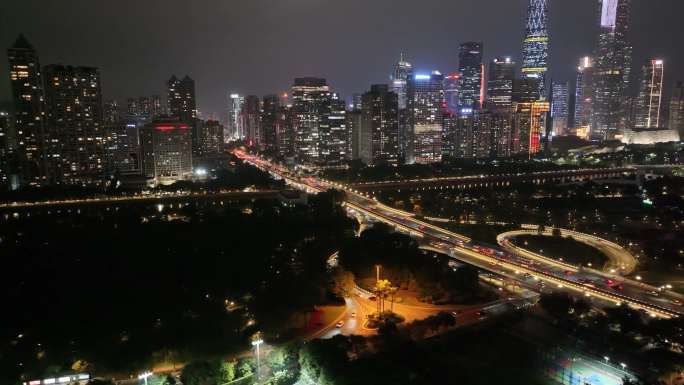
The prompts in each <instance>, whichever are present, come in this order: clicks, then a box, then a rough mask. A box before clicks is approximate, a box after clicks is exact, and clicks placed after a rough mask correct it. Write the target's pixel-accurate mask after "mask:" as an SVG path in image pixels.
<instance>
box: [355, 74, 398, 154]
mask: <svg viewBox="0 0 684 385" xmlns="http://www.w3.org/2000/svg"><path fill="white" fill-rule="evenodd" d="M398 106H399V103H398V96H397V94H395V93H394V92H390V91H389V89H388V87H387V86H386V85H384V84H376V85H373V86H371V89H370V91H369V92H366V93H365V94H363V102H362V110H361V111H362V113H361V114H362V115H361V133H360V137H359V139H360V140H361V141H366V142H365V143H362V145H361V146H360V147H359V148H360V151H359V152H360V153H359V156H360V158H361V160H363V161H364V162H365V163H367V164H379V163H388V164H390V165H393V166H396V165H397V164H398V163H399V121H398V118H399V113H398V108H399V107H398Z"/></svg>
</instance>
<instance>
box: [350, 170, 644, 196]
mask: <svg viewBox="0 0 684 385" xmlns="http://www.w3.org/2000/svg"><path fill="white" fill-rule="evenodd" d="M635 171H636V169H634V168H631V167H623V168H604V169H578V170H565V171H547V172H533V173H526V174H499V175H469V176H456V177H442V178H420V179H403V180H390V181H381V182H365V183H351V184H348V185H347V187H348V188H350V189H352V190H357V191H361V192H364V193H369V194H371V195H375V194H377V193H379V192H381V191H388V190H390V191H429V190H445V189H451V190H467V189H473V188H482V187H503V186H510V185H512V184H516V183H533V184H545V183H572V182H577V181H585V180H594V179H597V180H603V179H611V178H618V177H622V176H624V175H628V174H633V173H634V172H635Z"/></svg>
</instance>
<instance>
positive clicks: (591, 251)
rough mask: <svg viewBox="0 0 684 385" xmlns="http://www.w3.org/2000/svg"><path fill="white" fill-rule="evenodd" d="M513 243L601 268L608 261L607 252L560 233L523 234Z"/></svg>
mask: <svg viewBox="0 0 684 385" xmlns="http://www.w3.org/2000/svg"><path fill="white" fill-rule="evenodd" d="M512 241H513V244H515V245H516V246H518V247H521V248H523V249H527V250H530V251H532V252H535V253H539V254H542V255H545V256H547V257H551V258H555V259H562V260H563V261H565V262H568V263H571V264H574V265H579V266H587V265H589V266H592V267H594V268H596V269H599V270H601V269H602V268H603V266H604V265H605V264H606V262H607V258H606V256H605V254H603V253H602V252H601V251H600V250H598V249H596V248H594V247H592V246H589V245H587V244H584V243H582V242H579V241H577V240H574V239H572V238H571V237H568V238H563V237H561V236H560V235H556V236H553V237H548V236H543V235H521V236H517V237H515V238H513V239H512Z"/></svg>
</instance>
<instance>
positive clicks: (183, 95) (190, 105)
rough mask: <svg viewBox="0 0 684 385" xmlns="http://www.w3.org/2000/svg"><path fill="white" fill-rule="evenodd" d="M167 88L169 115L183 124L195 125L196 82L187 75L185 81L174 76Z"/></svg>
mask: <svg viewBox="0 0 684 385" xmlns="http://www.w3.org/2000/svg"><path fill="white" fill-rule="evenodd" d="M167 86H168V106H169V114H170V115H171V116H173V117H176V118H178V119H180V121H181V122H186V123H193V122H194V120H195V119H197V102H196V100H195V81H194V80H192V79H190V77H189V76H187V75H186V76H185V77H184V78H183V79H178V78H177V77H176V76H175V75H173V76H171V79H169V81H168V82H167Z"/></svg>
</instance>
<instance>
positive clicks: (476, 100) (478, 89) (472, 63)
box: [458, 42, 484, 113]
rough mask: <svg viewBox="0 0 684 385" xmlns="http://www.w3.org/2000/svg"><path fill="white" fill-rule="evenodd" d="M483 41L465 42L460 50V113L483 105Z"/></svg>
mask: <svg viewBox="0 0 684 385" xmlns="http://www.w3.org/2000/svg"><path fill="white" fill-rule="evenodd" d="M482 47H483V45H482V43H480V42H468V43H463V44H461V46H460V47H459V50H458V72H459V73H460V74H461V84H460V87H459V96H458V103H459V106H458V110H459V113H463V112H466V111H472V110H474V109H479V108H481V107H482V102H483V100H482V98H483V96H484V95H483V94H484V65H483V64H482Z"/></svg>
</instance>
